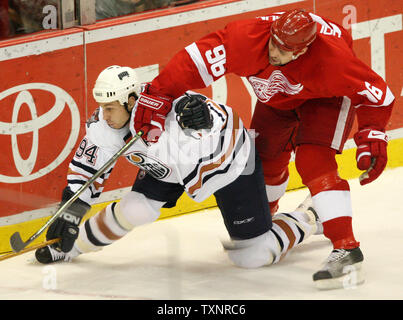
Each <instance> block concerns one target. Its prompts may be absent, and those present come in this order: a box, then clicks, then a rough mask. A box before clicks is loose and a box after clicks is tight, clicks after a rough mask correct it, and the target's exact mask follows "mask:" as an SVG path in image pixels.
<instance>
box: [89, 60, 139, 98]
mask: <svg viewBox="0 0 403 320" xmlns="http://www.w3.org/2000/svg"><path fill="white" fill-rule="evenodd" d="M133 92H134V93H135V94H136V95H137V96H138V95H140V92H141V86H140V82H139V81H138V77H137V74H136V72H135V71H134V70H133V69H132V68H130V67H121V66H110V67H108V68H106V69H104V70H103V71H102V72H101V73H100V74H99V76H98V78H97V80H96V81H95V85H94V88H93V89H92V95H93V97H94V99H95V101H96V102H98V103H108V102H113V101H116V100H117V101H119V102H120V104H121V105H124V104H125V103H127V102H128V100H129V94H131V93H133Z"/></svg>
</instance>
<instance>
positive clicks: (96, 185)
mask: <svg viewBox="0 0 403 320" xmlns="http://www.w3.org/2000/svg"><path fill="white" fill-rule="evenodd" d="M69 174H74V175H79V176H82V177H83V178H85V179H86V180H89V179H90V177H87V176H86V175H84V174H82V173H79V172H76V171H73V170H71V169H70V168H69V169H68V171H67V175H69ZM105 182H106V180H104V182H102V183H99V182H96V181H94V182H93V183H92V184H93V185H94V187H95V189H97V190H99V188H103V186H104V185H105Z"/></svg>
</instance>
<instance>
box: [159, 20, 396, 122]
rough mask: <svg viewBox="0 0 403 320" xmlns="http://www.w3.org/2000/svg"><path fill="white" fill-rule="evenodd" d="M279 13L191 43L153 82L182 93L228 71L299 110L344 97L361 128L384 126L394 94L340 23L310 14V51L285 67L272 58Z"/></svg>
mask: <svg viewBox="0 0 403 320" xmlns="http://www.w3.org/2000/svg"><path fill="white" fill-rule="evenodd" d="M280 14H281V13H279V14H273V15H270V16H267V17H258V18H255V19H248V20H240V21H235V22H232V23H229V24H228V25H227V26H226V27H225V28H224V29H222V30H219V31H217V32H214V33H211V34H209V35H207V36H205V37H204V38H202V39H200V40H198V41H196V42H194V43H192V44H190V45H189V46H187V47H186V48H184V49H183V50H181V51H180V52H179V53H177V54H176V55H175V56H174V57H173V58H172V60H171V61H170V62H169V63H168V64H167V66H166V67H165V68H164V70H163V71H162V72H161V74H160V75H159V76H157V77H156V78H155V79H154V81H153V85H154V86H155V87H156V88H157V89H159V90H161V91H163V92H164V93H166V94H169V95H172V96H174V97H177V96H179V95H180V94H182V93H183V92H184V91H186V90H188V89H196V88H204V87H207V86H209V85H210V84H211V83H212V82H214V81H215V80H217V79H219V78H220V77H222V76H223V75H225V74H227V73H234V74H237V75H239V76H242V77H246V78H247V79H248V81H249V82H250V84H251V85H252V87H253V89H254V92H255V94H256V96H257V98H258V99H259V101H261V102H263V103H265V104H267V105H269V106H271V107H274V108H278V109H283V110H286V109H288V110H289V109H294V108H297V107H298V106H300V105H301V104H302V103H304V102H305V101H306V100H310V99H316V98H330V97H341V96H345V97H348V99H349V100H350V101H351V105H352V106H354V107H356V108H358V109H357V115H358V121H359V126H360V127H367V126H376V127H379V128H380V129H381V128H384V127H385V125H386V122H387V120H388V119H389V117H390V113H391V108H392V105H393V101H394V96H393V94H392V92H391V91H390V90H389V88H388V86H387V85H386V83H385V81H384V80H383V79H382V78H381V77H380V76H379V75H377V74H376V73H375V72H374V71H372V70H371V68H369V67H368V66H367V65H365V64H364V63H363V62H362V61H360V60H359V59H358V58H357V57H356V56H355V54H354V52H353V50H352V38H351V36H350V34H349V33H348V32H347V31H346V30H345V29H343V28H342V27H341V26H339V25H337V24H336V23H334V22H331V21H329V20H325V19H323V18H322V17H319V16H317V15H314V14H312V13H311V14H310V15H311V16H312V18H313V19H314V20H315V21H316V22H317V28H318V29H317V37H316V40H315V41H314V42H313V43H312V44H311V45H310V46H309V49H308V51H307V52H306V53H305V54H303V55H302V56H300V57H299V58H297V59H296V60H294V61H291V62H290V63H288V64H286V65H284V66H272V65H271V64H270V63H269V57H268V43H269V39H270V27H271V24H272V23H273V21H274V20H275V19H277V18H278V16H279V15H280Z"/></svg>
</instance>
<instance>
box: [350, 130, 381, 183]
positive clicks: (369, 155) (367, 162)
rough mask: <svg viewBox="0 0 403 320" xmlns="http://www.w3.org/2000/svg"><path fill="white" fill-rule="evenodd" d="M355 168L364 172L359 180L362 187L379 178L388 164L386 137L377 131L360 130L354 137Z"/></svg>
mask: <svg viewBox="0 0 403 320" xmlns="http://www.w3.org/2000/svg"><path fill="white" fill-rule="evenodd" d="M354 141H355V144H356V145H357V153H356V160H357V168H358V169H360V170H366V171H365V172H364V173H363V174H362V175H361V176H360V178H359V180H360V184H361V185H364V184H367V183H370V182H372V181H374V180H375V179H376V178H378V177H379V176H380V174H381V173H382V171H383V170H384V169H385V166H386V163H387V162H388V154H387V146H388V136H387V135H386V134H385V133H384V132H382V131H378V130H373V129H362V130H360V131H358V132H357V133H356V134H355V135H354Z"/></svg>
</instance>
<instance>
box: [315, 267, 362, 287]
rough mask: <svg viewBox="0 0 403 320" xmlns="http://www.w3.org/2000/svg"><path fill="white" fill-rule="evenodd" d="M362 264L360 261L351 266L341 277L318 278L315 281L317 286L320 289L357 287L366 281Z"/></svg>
mask: <svg viewBox="0 0 403 320" xmlns="http://www.w3.org/2000/svg"><path fill="white" fill-rule="evenodd" d="M361 264H362V263H361V262H359V263H356V264H354V265H352V266H349V268H351V270H350V271H348V272H346V273H345V274H344V275H343V276H341V277H338V278H332V279H322V280H316V281H314V283H315V287H316V288H317V289H319V290H333V289H355V288H356V287H357V286H359V285H361V284H363V283H364V282H365V279H364V274H363V271H362V269H361Z"/></svg>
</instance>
